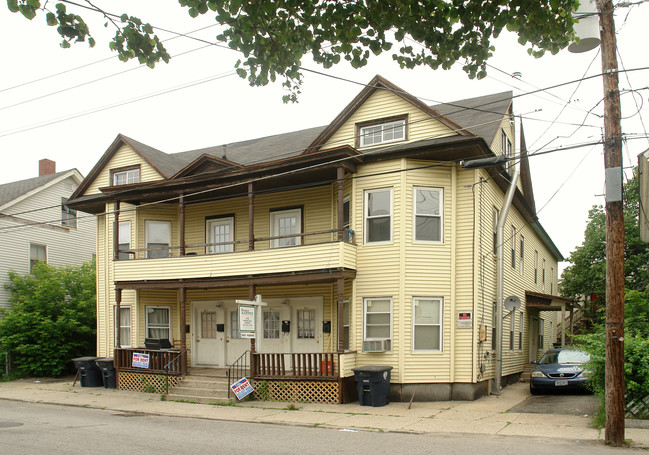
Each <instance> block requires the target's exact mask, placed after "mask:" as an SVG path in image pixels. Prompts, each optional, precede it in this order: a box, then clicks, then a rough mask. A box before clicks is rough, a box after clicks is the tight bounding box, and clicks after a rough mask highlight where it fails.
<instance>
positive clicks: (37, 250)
mask: <svg viewBox="0 0 649 455" xmlns="http://www.w3.org/2000/svg"><path fill="white" fill-rule="evenodd" d="M38 261H42V262H45V263H47V247H46V246H45V245H39V244H37V243H30V244H29V273H33V272H34V266H35V265H36V263H37V262H38Z"/></svg>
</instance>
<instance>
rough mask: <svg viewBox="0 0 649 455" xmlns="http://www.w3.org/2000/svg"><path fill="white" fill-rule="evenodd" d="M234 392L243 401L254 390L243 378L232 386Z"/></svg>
mask: <svg viewBox="0 0 649 455" xmlns="http://www.w3.org/2000/svg"><path fill="white" fill-rule="evenodd" d="M231 387H232V391H233V392H234V394H235V395H236V396H237V398H238V399H239V400H242V399H243V398H245V397H246V396H248V395H250V394H251V393H252V392H254V389H253V388H252V386H251V385H250V382H249V381H248V379H246V378H241V379H239V380H238V381H237V382H235V383H234V384H232V386H231Z"/></svg>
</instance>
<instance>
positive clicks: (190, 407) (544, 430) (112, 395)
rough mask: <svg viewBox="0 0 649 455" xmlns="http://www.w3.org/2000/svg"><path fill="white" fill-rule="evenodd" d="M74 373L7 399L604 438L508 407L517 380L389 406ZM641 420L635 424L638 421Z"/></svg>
mask: <svg viewBox="0 0 649 455" xmlns="http://www.w3.org/2000/svg"><path fill="white" fill-rule="evenodd" d="M72 384H73V378H64V379H47V378H46V379H20V380H15V381H11V382H3V383H0V399H6V400H17V401H26V402H35V403H49V404H57V405H67V406H83V407H90V408H98V409H108V410H113V411H117V412H122V413H143V414H154V415H167V416H180V417H195V418H202V419H214V420H229V421H239V422H259V423H273V424H282V425H301V426H323V427H330V428H338V429H348V430H369V431H383V432H388V431H390V432H403V433H472V434H486V435H500V436H529V437H538V438H553V439H570V440H581V441H584V440H591V441H592V440H600V441H602V440H603V437H604V432H603V431H600V430H597V429H594V428H591V427H590V426H589V424H590V422H591V419H592V416H571V415H550V414H527V413H515V412H508V411H509V410H510V409H512V408H514V407H515V406H516V405H518V404H519V403H521V402H522V401H524V400H525V399H526V398H527V397H528V396H529V391H528V386H527V384H525V383H517V384H514V385H511V386H509V387H506V388H505V389H504V390H503V392H502V393H501V395H499V396H495V395H492V396H487V397H483V398H481V399H479V400H476V401H470V402H467V401H444V402H425V403H423V402H415V403H413V404H412V407H411V408H410V409H408V403H390V404H389V405H387V406H382V407H370V406H360V405H359V404H358V403H352V404H344V405H329V404H311V403H294V404H290V403H285V402H282V403H278V402H264V401H245V402H241V403H238V404H236V405H234V406H217V405H201V404H193V403H182V402H169V401H162V400H161V397H160V395H159V394H149V393H140V392H132V391H126V390H115V389H104V388H103V387H101V388H100V387H80V385H79V384H78V383H77V384H76V386H74V387H73V386H72ZM630 426H631V425H627V428H626V438H627V439H629V440H630V441H631V442H632V445H633V447H641V448H649V427H648V428H630ZM634 426H635V425H634Z"/></svg>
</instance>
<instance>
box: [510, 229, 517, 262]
mask: <svg viewBox="0 0 649 455" xmlns="http://www.w3.org/2000/svg"><path fill="white" fill-rule="evenodd" d="M511 245H512V269H514V270H516V227H515V226H513V225H512V238H511Z"/></svg>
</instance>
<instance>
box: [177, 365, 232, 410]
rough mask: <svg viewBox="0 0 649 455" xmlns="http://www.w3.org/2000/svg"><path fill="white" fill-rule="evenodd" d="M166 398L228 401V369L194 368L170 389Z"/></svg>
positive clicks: (197, 401) (206, 401)
mask: <svg viewBox="0 0 649 455" xmlns="http://www.w3.org/2000/svg"><path fill="white" fill-rule="evenodd" d="M165 400H166V401H184V402H188V403H200V404H209V403H219V402H228V401H229V399H228V376H227V370H226V369H216V368H214V369H213V368H192V369H190V370H189V373H188V374H187V375H185V377H184V378H183V380H182V381H180V382H179V383H178V384H177V385H176V386H175V387H172V388H170V389H169V393H168V394H167V395H166V396H165Z"/></svg>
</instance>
